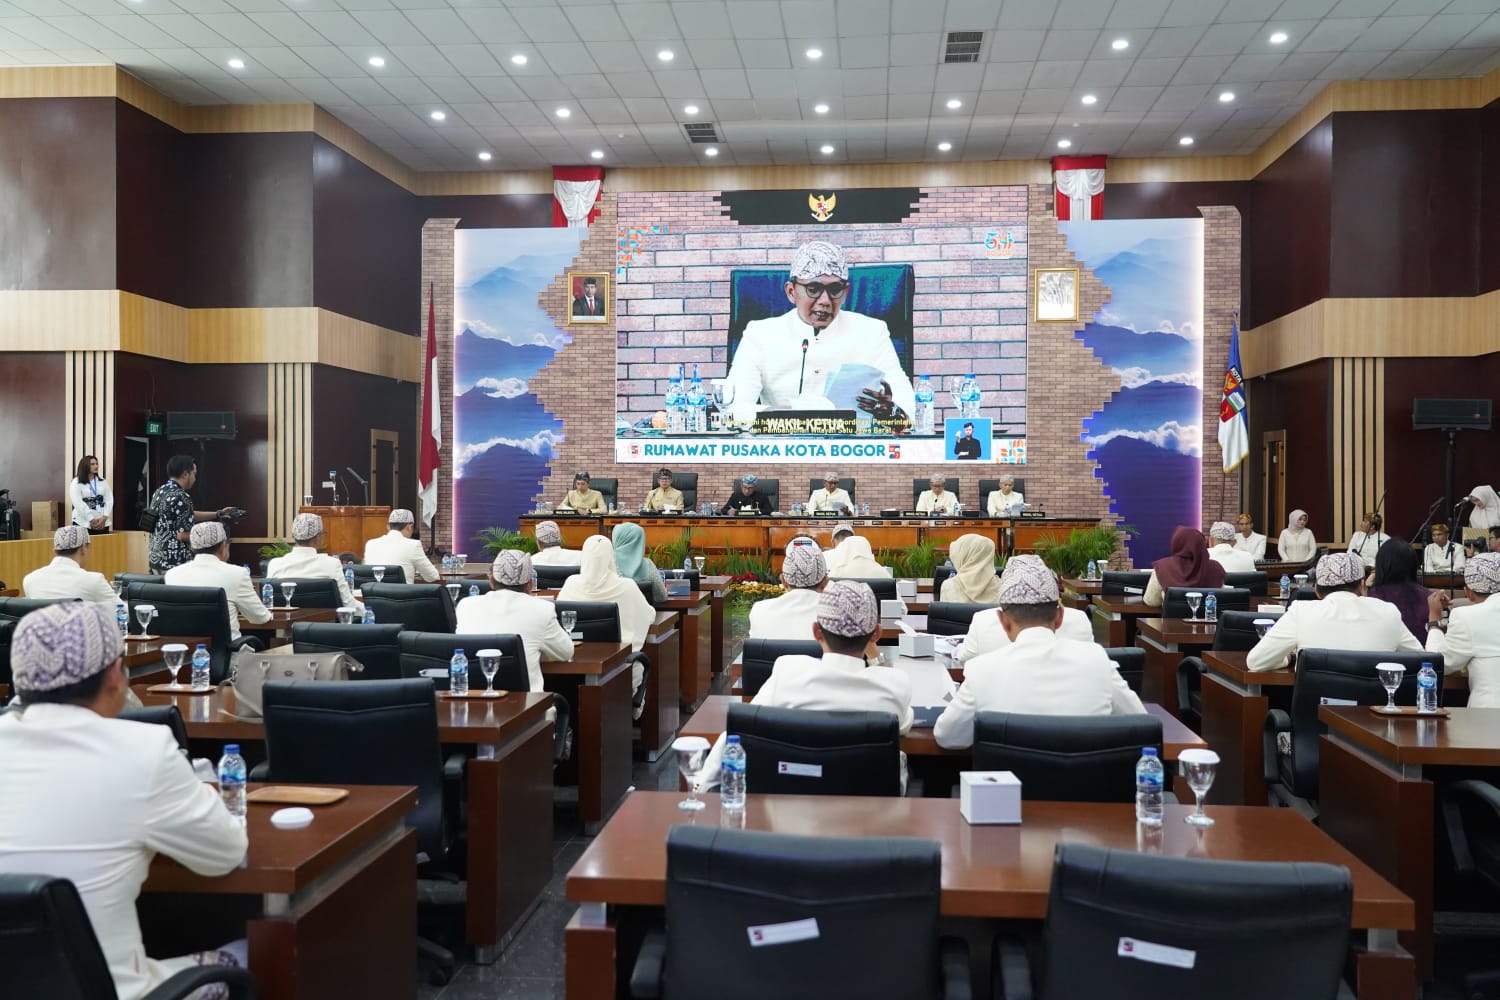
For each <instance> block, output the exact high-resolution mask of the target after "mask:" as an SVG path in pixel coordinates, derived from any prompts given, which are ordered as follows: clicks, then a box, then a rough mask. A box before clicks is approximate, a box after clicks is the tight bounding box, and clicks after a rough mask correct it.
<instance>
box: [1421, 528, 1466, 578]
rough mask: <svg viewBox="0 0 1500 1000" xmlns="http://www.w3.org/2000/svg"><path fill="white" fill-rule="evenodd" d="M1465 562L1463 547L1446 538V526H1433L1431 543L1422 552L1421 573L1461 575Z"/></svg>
mask: <svg viewBox="0 0 1500 1000" xmlns="http://www.w3.org/2000/svg"><path fill="white" fill-rule="evenodd" d="M1465 561H1466V559H1465V557H1464V547H1463V546H1462V545H1459V544H1458V543H1457V542H1454V541H1453V540H1451V539H1450V538H1449V537H1448V526H1447V525H1446V524H1443V523H1441V522H1439V523H1438V524H1434V525H1433V526H1432V541H1431V542H1428V543H1427V547H1426V548H1424V549H1423V550H1422V572H1423V573H1462V572H1463V571H1464V563H1465Z"/></svg>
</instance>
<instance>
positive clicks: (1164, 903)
mask: <svg viewBox="0 0 1500 1000" xmlns="http://www.w3.org/2000/svg"><path fill="white" fill-rule="evenodd" d="M1353 909H1354V882H1353V879H1352V877H1351V876H1350V874H1349V870H1348V869H1347V868H1342V867H1337V866H1334V865H1323V864H1311V863H1305V862H1271V863H1267V862H1257V861H1210V860H1208V859H1205V858H1166V857H1157V856H1153V855H1149V854H1138V853H1136V852H1135V851H1134V850H1110V849H1107V848H1102V847H1095V846H1093V845H1091V844H1082V843H1059V844H1058V845H1057V849H1056V854H1055V857H1054V861H1053V865H1052V892H1051V895H1050V898H1049V899H1048V902H1047V920H1046V924H1045V925H1044V927H1043V938H1044V947H1043V954H1042V959H1041V963H1040V969H1039V970H1038V971H1039V973H1040V975H1039V976H1037V977H1036V984H1035V989H1033V983H1032V976H1031V972H1030V969H1029V967H1028V965H1027V961H1026V955H1025V951H1024V950H1023V949H1022V948H1021V947H1020V946H1019V944H1018V943H1017V942H1015V941H1013V940H1012V939H1009V938H1001V939H999V940H998V941H997V942H996V948H995V955H994V962H993V964H992V969H993V970H994V978H995V988H994V990H993V995H994V996H995V997H997V998H1004V1000H1017V998H1021V997H1026V998H1031V997H1035V998H1036V1000H1075V998H1078V997H1151V996H1179V997H1213V998H1214V1000H1264V998H1266V997H1276V998H1277V1000H1332V998H1333V997H1335V996H1343V995H1346V994H1344V993H1342V992H1341V983H1340V976H1341V974H1342V972H1343V966H1344V961H1345V957H1346V955H1347V953H1348V951H1349V934H1350V923H1351V918H1352V915H1353ZM1129 942H1140V945H1141V949H1144V947H1146V946H1147V945H1148V944H1149V945H1150V946H1154V947H1159V948H1164V949H1171V950H1170V951H1169V952H1161V953H1159V954H1163V955H1170V956H1171V958H1172V959H1182V961H1173V960H1170V959H1169V960H1163V959H1161V958H1152V957H1151V956H1150V955H1148V954H1144V953H1143V951H1142V950H1139V949H1135V948H1132V947H1131V946H1130V945H1129V944H1128V943H1129ZM1085 956H1086V958H1085ZM1188 957H1191V961H1190V962H1189V961H1186V959H1187V958H1188Z"/></svg>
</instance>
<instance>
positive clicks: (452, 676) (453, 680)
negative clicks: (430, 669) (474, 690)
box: [448, 649, 469, 694]
mask: <svg viewBox="0 0 1500 1000" xmlns="http://www.w3.org/2000/svg"><path fill="white" fill-rule="evenodd" d="M448 690H449V691H453V692H455V693H457V694H467V693H468V690H469V658H468V657H467V656H465V655H464V651H463V650H461V649H455V650H454V651H453V659H451V660H449V661H448Z"/></svg>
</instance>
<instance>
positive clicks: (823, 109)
mask: <svg viewBox="0 0 1500 1000" xmlns="http://www.w3.org/2000/svg"><path fill="white" fill-rule="evenodd" d="M813 111H814V112H815V113H816V114H820V115H826V114H828V105H826V104H814V105H813Z"/></svg>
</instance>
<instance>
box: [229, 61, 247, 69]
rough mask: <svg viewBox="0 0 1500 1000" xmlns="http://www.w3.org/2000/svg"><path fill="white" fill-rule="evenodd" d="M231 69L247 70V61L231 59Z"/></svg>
mask: <svg viewBox="0 0 1500 1000" xmlns="http://www.w3.org/2000/svg"><path fill="white" fill-rule="evenodd" d="M229 68H230V69H244V68H245V60H243V59H231V60H229Z"/></svg>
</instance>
